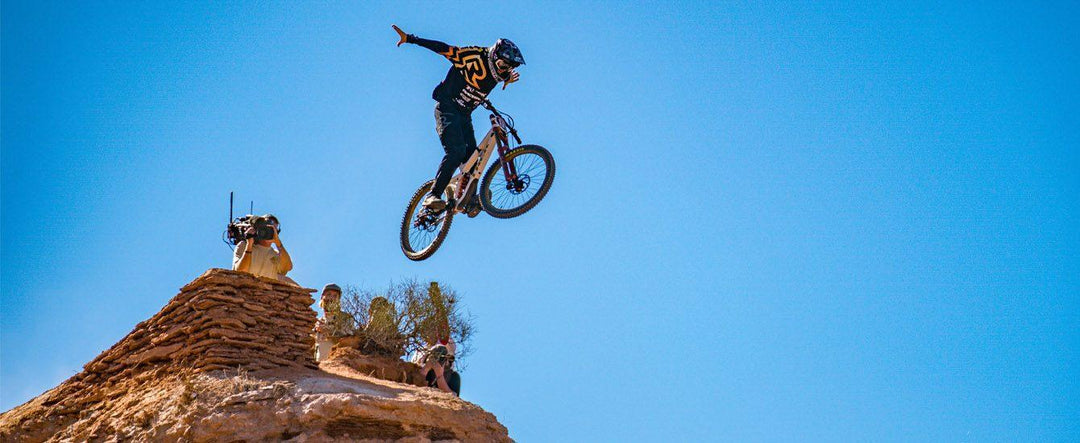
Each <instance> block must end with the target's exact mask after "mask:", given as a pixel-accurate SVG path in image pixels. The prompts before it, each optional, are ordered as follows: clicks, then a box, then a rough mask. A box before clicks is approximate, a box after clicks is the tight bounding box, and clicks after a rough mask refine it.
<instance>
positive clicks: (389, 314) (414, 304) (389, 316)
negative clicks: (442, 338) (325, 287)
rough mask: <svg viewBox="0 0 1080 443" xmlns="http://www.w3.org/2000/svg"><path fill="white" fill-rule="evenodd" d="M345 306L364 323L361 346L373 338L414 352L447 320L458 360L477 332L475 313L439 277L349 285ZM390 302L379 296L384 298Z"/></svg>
mask: <svg viewBox="0 0 1080 443" xmlns="http://www.w3.org/2000/svg"><path fill="white" fill-rule="evenodd" d="M343 292H344V293H343V294H342V297H341V310H342V311H344V312H346V313H349V314H351V315H352V316H353V318H355V319H356V321H357V323H358V325H357V326H358V327H357V331H358V333H357V334H358V335H360V336H361V346H363V343H364V342H365V341H367V340H371V341H372V342H374V343H376V344H377V345H378V346H377V347H378V348H382V349H383V350H395V351H398V352H393V353H394V354H396V355H395V356H400V355H401V352H404V354H406V355H410V354H413V353H415V352H417V351H420V350H422V349H424V348H425V347H426V346H428V340H430V338H431V337H432V336H434V335H435V334H437V331H438V328H439V326H440V325H441V324H447V325H448V326H449V329H450V336H451V337H453V338H454V342H455V343H457V356H456V358H457V361H458V364H459V365H460V362H461V360H462V358H463V357H465V356H467V355H468V354H469V353H470V352H471V351H472V348H471V339H472V335H473V333H474V332H475V326H474V324H473V317H472V316H471V315H470V314H468V313H467V312H466V311H464V310H463V309H462V308H461V303H460V296H459V295H458V294H457V292H456V291H454V290H453V289H451V288H449V287H448V286H446V285H443V284H440V283H438V282H434V281H433V282H429V283H427V284H424V283H420V282H419V281H418V280H405V281H402V282H398V283H391V284H390V285H389V287H387V288H386V289H385V290H383V291H375V290H371V289H364V288H357V287H355V286H352V285H349V286H346V287H345V289H344V290H343ZM380 298H381V299H383V300H385V302H382V301H379V299H380Z"/></svg>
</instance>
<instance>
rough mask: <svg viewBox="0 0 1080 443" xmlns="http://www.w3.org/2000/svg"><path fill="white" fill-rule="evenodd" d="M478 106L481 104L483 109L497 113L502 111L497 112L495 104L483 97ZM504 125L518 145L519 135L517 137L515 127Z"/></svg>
mask: <svg viewBox="0 0 1080 443" xmlns="http://www.w3.org/2000/svg"><path fill="white" fill-rule="evenodd" d="M480 106H483V107H484V109H487V110H488V111H491V112H494V113H495V114H497V115H502V112H499V110H498V109H495V105H493V104H491V101H490V100H488V99H484V101H482V102H480ZM506 127H507V129H509V130H510V135H512V136H514V140H515V141H517V144H519V145H520V144H521V137H518V133H517V129H514V127H513V126H510V125H506Z"/></svg>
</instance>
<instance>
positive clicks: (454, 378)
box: [419, 323, 461, 397]
mask: <svg viewBox="0 0 1080 443" xmlns="http://www.w3.org/2000/svg"><path fill="white" fill-rule="evenodd" d="M438 331H439V332H438V333H437V334H436V335H435V336H434V337H431V340H430V342H431V343H433V344H432V345H431V346H429V347H428V348H427V350H425V351H424V352H422V353H419V357H420V359H421V360H422V362H423V365H424V366H423V368H422V369H421V370H420V372H421V373H423V374H424V379H425V380H427V384H428V387H432V388H439V389H440V390H442V391H443V392H452V393H454V395H456V396H458V397H460V396H461V375H459V374H458V372H457V371H455V370H454V352H455V351H456V350H457V345H455V344H454V340H453V339H452V338H450V326H449V325H448V324H445V323H444V324H443V325H442V326H441V327H440V328H439V330H438Z"/></svg>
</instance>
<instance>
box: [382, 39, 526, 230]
mask: <svg viewBox="0 0 1080 443" xmlns="http://www.w3.org/2000/svg"><path fill="white" fill-rule="evenodd" d="M392 26H393V27H394V31H397V33H398V36H399V37H400V40H399V41H398V43H397V45H398V46H401V44H402V43H412V44H416V45H420V46H423V47H425V48H428V49H430V50H432V51H434V52H436V53H438V54H439V55H442V56H444V57H446V58H447V59H448V60H450V63H452V64H453V66H452V67H450V72H447V73H446V78H445V79H443V81H442V82H441V83H439V85H438V86H436V87H435V91H434V92H432V94H431V98H433V99H435V101H436V102H438V103H437V104H436V105H435V130H436V131H437V132H438V133H439V141H440V142H441V143H442V145H443V151H445V152H446V154H445V155H444V156H443V159H442V163H440V164H439V170H438V172H436V174H435V183H434V184H433V185H432V186H431V193H430V194H429V195H428V196H427V198H425V199H424V203H423V205H424V207H425V208H428V209H430V210H432V211H441V210H443V209H445V208H446V201H445V200H443V191H444V190H445V189H446V186H447V185H448V184H449V183H450V177H452V176H453V175H454V169H456V168H457V167H458V166H460V165H461V164H462V163H463V162H464V161H465V160H466V159H468V158H469V156H470V155H472V153H473V151H474V150H476V135H475V134H473V125H472V111H473V109H476V107H477V106H479V105H480V104H481V103H483V102H484V100H485V99H486V98H487V95H488V94H489V93H490V92H491V91H492V90H493V89H495V86H496V85H498V84H499V82H503V89H506V85H508V84H510V83H514V82H516V81H518V78H519V75H518V73H517V71H516V70H515V68H517V67H518V66H520V65H524V64H525V59H524V58H522V56H521V51H520V50H518V47H517V45H515V44H514V43H513V42H511V41H510V40H507V39H504V38H500V39H498V40H497V41H495V44H494V45H491V47H488V48H485V47H482V46H465V47H461V48H459V47H456V46H450V45H448V44H446V43H443V42H440V41H435V40H427V39H423V38H419V37H417V36H415V35H412V34H406V33H405V32H404V31H402V30H401V28H398V27H397V25H392Z"/></svg>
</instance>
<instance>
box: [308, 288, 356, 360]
mask: <svg viewBox="0 0 1080 443" xmlns="http://www.w3.org/2000/svg"><path fill="white" fill-rule="evenodd" d="M319 307H321V308H322V310H323V316H322V317H321V318H319V319H318V320H316V321H315V329H314V331H313V332H314V333H315V361H317V362H318V361H322V360H325V359H326V357H329V356H330V349H332V348H333V347H334V344H336V343H337V341H338V340H340V339H342V338H344V337H348V336H350V335H353V334H355V333H356V320H355V319H354V318H353V316H352V315H349V314H348V313H346V312H342V311H341V287H339V286H338V285H335V284H333V283H330V284H328V285H326V287H324V288H323V290H322V297H320V299H319Z"/></svg>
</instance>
